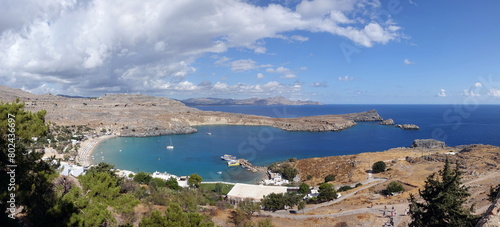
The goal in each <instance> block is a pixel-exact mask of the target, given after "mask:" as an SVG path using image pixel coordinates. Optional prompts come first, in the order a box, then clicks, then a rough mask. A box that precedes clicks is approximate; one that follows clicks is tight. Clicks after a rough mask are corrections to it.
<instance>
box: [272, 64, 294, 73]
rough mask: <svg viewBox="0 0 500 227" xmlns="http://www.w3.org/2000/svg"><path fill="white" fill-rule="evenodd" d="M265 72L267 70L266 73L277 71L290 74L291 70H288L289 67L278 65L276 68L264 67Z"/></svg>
mask: <svg viewBox="0 0 500 227" xmlns="http://www.w3.org/2000/svg"><path fill="white" fill-rule="evenodd" d="M266 72H268V73H278V74H291V73H292V70H290V69H289V68H285V67H283V66H280V67H278V68H276V69H273V68H268V69H266Z"/></svg>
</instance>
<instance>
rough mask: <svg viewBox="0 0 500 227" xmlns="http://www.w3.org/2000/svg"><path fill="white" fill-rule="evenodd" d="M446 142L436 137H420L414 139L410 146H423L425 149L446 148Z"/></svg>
mask: <svg viewBox="0 0 500 227" xmlns="http://www.w3.org/2000/svg"><path fill="white" fill-rule="evenodd" d="M445 147H446V144H445V143H444V142H442V141H439V140H435V139H420V140H414V141H413V144H412V145H411V146H410V148H423V149H435V148H445Z"/></svg>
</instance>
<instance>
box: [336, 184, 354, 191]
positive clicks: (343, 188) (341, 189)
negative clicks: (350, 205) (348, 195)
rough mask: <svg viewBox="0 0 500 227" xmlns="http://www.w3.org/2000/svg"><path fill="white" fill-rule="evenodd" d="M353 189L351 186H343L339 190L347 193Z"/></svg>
mask: <svg viewBox="0 0 500 227" xmlns="http://www.w3.org/2000/svg"><path fill="white" fill-rule="evenodd" d="M352 188H353V187H351V186H349V185H346V186H342V187H340V188H339V192H345V191H348V190H351V189H352Z"/></svg>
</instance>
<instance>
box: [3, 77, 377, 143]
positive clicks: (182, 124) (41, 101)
mask: <svg viewBox="0 0 500 227" xmlns="http://www.w3.org/2000/svg"><path fill="white" fill-rule="evenodd" d="M16 99H19V100H20V101H23V102H25V103H26V106H25V109H26V110H29V111H39V110H46V111H47V116H46V120H47V121H49V122H52V123H55V124H57V125H85V126H87V127H90V128H93V129H96V130H107V131H112V132H113V133H114V134H115V135H117V136H139V137H140V136H158V135H168V134H187V133H194V132H196V131H197V130H196V128H194V126H200V125H254V126H271V127H276V128H280V129H283V130H287V131H309V132H321V131H339V130H343V129H346V128H349V127H352V126H354V125H356V122H359V121H382V120H383V119H382V117H381V116H380V115H379V114H378V113H377V111H375V110H370V111H367V112H361V113H351V114H343V115H321V116H310V117H298V118H272V117H266V116H257V115H247V114H237V113H225V112H216V111H202V110H199V109H196V108H191V107H188V106H186V105H185V104H183V103H181V102H179V101H176V100H172V99H168V98H164V97H153V96H146V95H139V94H112V95H104V96H102V97H97V98H69V97H63V96H57V95H52V94H43V95H35V94H31V93H28V92H25V91H22V90H20V89H13V88H9V87H5V86H0V100H2V101H3V102H11V101H14V100H16Z"/></svg>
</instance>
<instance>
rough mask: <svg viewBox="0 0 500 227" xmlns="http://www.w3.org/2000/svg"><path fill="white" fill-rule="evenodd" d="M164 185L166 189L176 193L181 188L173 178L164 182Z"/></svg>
mask: <svg viewBox="0 0 500 227" xmlns="http://www.w3.org/2000/svg"><path fill="white" fill-rule="evenodd" d="M165 184H166V185H167V187H168V188H170V189H172V190H175V191H178V190H179V189H181V187H180V186H179V183H178V182H177V179H175V178H173V177H170V178H168V180H167V181H166V182H165Z"/></svg>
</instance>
